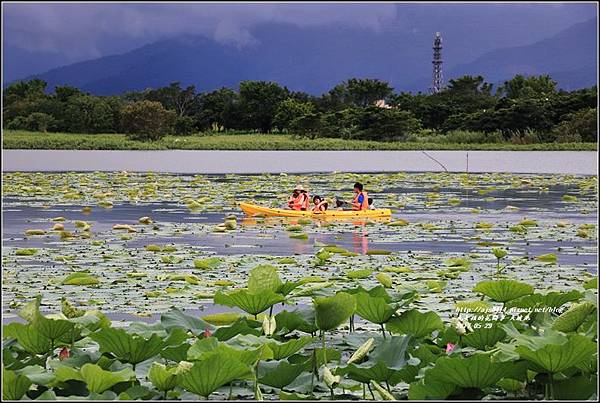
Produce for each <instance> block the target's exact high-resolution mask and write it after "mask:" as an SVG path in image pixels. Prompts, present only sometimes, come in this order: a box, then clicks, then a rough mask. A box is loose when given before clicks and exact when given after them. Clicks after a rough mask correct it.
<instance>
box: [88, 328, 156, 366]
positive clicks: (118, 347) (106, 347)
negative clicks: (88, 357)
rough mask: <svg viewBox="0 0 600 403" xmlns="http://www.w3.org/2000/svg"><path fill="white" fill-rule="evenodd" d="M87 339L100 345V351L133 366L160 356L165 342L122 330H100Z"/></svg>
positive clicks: (153, 336) (154, 337)
mask: <svg viewBox="0 0 600 403" xmlns="http://www.w3.org/2000/svg"><path fill="white" fill-rule="evenodd" d="M89 337H90V338H91V339H92V340H94V341H95V342H97V343H98V344H99V345H100V351H102V352H107V353H111V354H113V355H114V356H116V357H117V358H119V359H120V360H123V361H126V362H129V363H131V364H134V365H135V364H138V363H140V362H142V361H145V360H147V359H148V358H151V357H154V356H156V355H158V354H160V352H161V351H162V350H163V348H164V347H165V346H166V343H165V341H163V339H161V338H160V337H159V336H158V335H156V334H153V335H152V336H150V338H149V339H146V338H144V337H142V336H139V335H137V334H133V335H132V334H129V333H127V332H126V331H125V330H123V329H113V328H106V329H101V330H99V331H97V332H95V333H92V334H90V335H89Z"/></svg>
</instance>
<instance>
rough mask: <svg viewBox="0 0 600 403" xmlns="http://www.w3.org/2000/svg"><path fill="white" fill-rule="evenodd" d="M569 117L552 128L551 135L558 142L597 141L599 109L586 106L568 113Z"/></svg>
mask: <svg viewBox="0 0 600 403" xmlns="http://www.w3.org/2000/svg"><path fill="white" fill-rule="evenodd" d="M566 117H567V119H566V120H564V121H562V122H560V123H559V124H557V125H556V126H554V127H553V128H552V132H551V133H550V137H551V139H552V140H554V141H556V142H558V143H572V142H579V141H585V142H590V143H592V142H597V141H598V110H597V109H596V108H586V109H582V110H580V111H577V112H574V113H571V114H568V115H567V116H566Z"/></svg>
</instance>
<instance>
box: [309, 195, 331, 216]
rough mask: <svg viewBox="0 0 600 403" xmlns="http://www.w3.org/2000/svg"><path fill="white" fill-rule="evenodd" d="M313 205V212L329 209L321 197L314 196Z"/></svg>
mask: <svg viewBox="0 0 600 403" xmlns="http://www.w3.org/2000/svg"><path fill="white" fill-rule="evenodd" d="M313 204H314V205H315V207H313V211H317V212H319V211H327V207H329V203H327V200H323V199H322V198H321V196H315V197H313Z"/></svg>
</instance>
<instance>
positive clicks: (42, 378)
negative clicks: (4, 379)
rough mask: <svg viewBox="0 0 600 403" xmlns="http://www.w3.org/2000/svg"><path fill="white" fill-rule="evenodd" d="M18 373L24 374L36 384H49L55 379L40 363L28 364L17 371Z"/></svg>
mask: <svg viewBox="0 0 600 403" xmlns="http://www.w3.org/2000/svg"><path fill="white" fill-rule="evenodd" d="M19 374H20V375H24V376H26V377H27V378H29V380H30V381H31V382H33V383H34V384H36V385H42V386H50V385H51V384H53V382H54V380H55V378H56V377H55V376H54V374H53V373H52V372H49V371H48V370H47V369H46V368H44V367H42V366H41V365H29V366H27V367H25V368H23V369H21V370H20V371H19Z"/></svg>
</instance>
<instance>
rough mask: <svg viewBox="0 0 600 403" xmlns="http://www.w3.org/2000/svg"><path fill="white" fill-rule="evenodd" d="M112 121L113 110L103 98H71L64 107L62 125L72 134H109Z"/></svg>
mask: <svg viewBox="0 0 600 403" xmlns="http://www.w3.org/2000/svg"><path fill="white" fill-rule="evenodd" d="M114 119H115V115H114V112H113V108H112V107H111V105H110V103H109V102H108V101H107V100H106V99H105V98H103V97H95V96H91V95H78V96H71V97H69V98H68V100H67V102H66V105H65V113H64V120H65V121H64V124H65V125H66V127H67V128H68V131H71V132H74V133H102V132H110V131H112V130H113V129H114V127H115V121H114Z"/></svg>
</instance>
